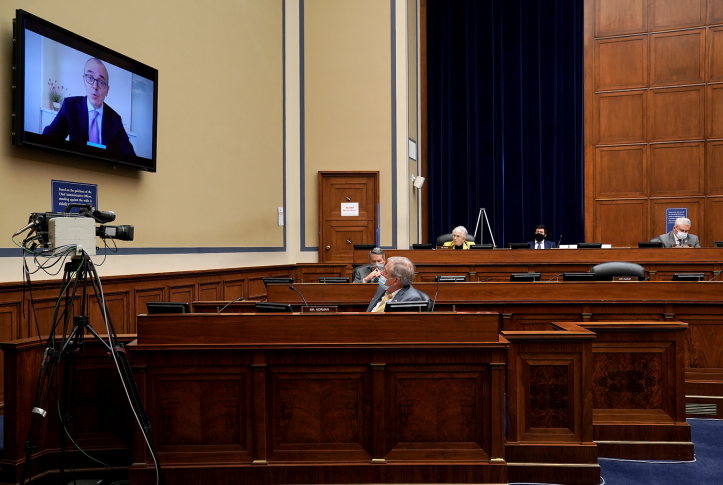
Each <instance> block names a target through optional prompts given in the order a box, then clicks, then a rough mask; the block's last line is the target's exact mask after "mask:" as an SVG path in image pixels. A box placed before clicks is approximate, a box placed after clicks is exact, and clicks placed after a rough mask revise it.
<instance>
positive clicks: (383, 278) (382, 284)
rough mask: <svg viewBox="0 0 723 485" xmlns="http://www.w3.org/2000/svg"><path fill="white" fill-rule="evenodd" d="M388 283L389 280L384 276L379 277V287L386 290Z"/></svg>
mask: <svg viewBox="0 0 723 485" xmlns="http://www.w3.org/2000/svg"><path fill="white" fill-rule="evenodd" d="M386 282H387V279H386V278H385V277H384V276H380V277H379V286H383V287H384V288H386V287H387V285H385V283H386Z"/></svg>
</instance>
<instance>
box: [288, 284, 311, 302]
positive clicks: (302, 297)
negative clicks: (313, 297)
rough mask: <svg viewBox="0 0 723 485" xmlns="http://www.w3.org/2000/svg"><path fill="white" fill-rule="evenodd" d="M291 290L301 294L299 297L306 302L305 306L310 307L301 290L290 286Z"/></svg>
mask: <svg viewBox="0 0 723 485" xmlns="http://www.w3.org/2000/svg"><path fill="white" fill-rule="evenodd" d="M289 289H290V290H294V291H295V292H297V293H298V294H299V296H300V297H301V299H302V300H304V305H306V306H309V304H308V303H306V298H304V295H302V294H301V292H300V291H299V290H297V289H296V288H294V287H293V286H291V285H289Z"/></svg>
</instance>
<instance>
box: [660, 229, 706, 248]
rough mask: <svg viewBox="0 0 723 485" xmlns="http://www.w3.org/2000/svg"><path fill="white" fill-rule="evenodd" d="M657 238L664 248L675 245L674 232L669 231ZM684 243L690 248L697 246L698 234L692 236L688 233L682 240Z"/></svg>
mask: <svg viewBox="0 0 723 485" xmlns="http://www.w3.org/2000/svg"><path fill="white" fill-rule="evenodd" d="M658 239H660V241H661V242H662V243H663V246H665V247H666V248H672V247H673V246H675V234H673V231H670V232H669V233H667V234H661V235H660V236H658ZM683 243H684V244H687V245H688V246H690V247H692V248H699V247H700V242H699V241H698V236H694V235H693V234H688V237H687V238H686V239H684V240H683Z"/></svg>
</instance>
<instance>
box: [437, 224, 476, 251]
mask: <svg viewBox="0 0 723 485" xmlns="http://www.w3.org/2000/svg"><path fill="white" fill-rule="evenodd" d="M472 244H474V243H473V242H470V241H467V229H465V227H464V226H457V227H455V228H454V229H452V240H451V241H449V242H446V243H444V245H445V246H452V247H453V248H454V249H469V247H470V246H471V245H472Z"/></svg>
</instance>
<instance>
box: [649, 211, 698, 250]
mask: <svg viewBox="0 0 723 485" xmlns="http://www.w3.org/2000/svg"><path fill="white" fill-rule="evenodd" d="M690 226H691V223H690V219H688V218H687V217H679V218H677V219H676V220H675V225H674V226H673V230H672V231H670V232H669V233H667V234H661V235H660V236H658V239H660V241H661V242H662V243H663V246H665V247H666V248H688V247H691V248H699V247H700V242H699V241H698V236H694V235H693V234H690V233H689V232H688V231H690Z"/></svg>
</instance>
